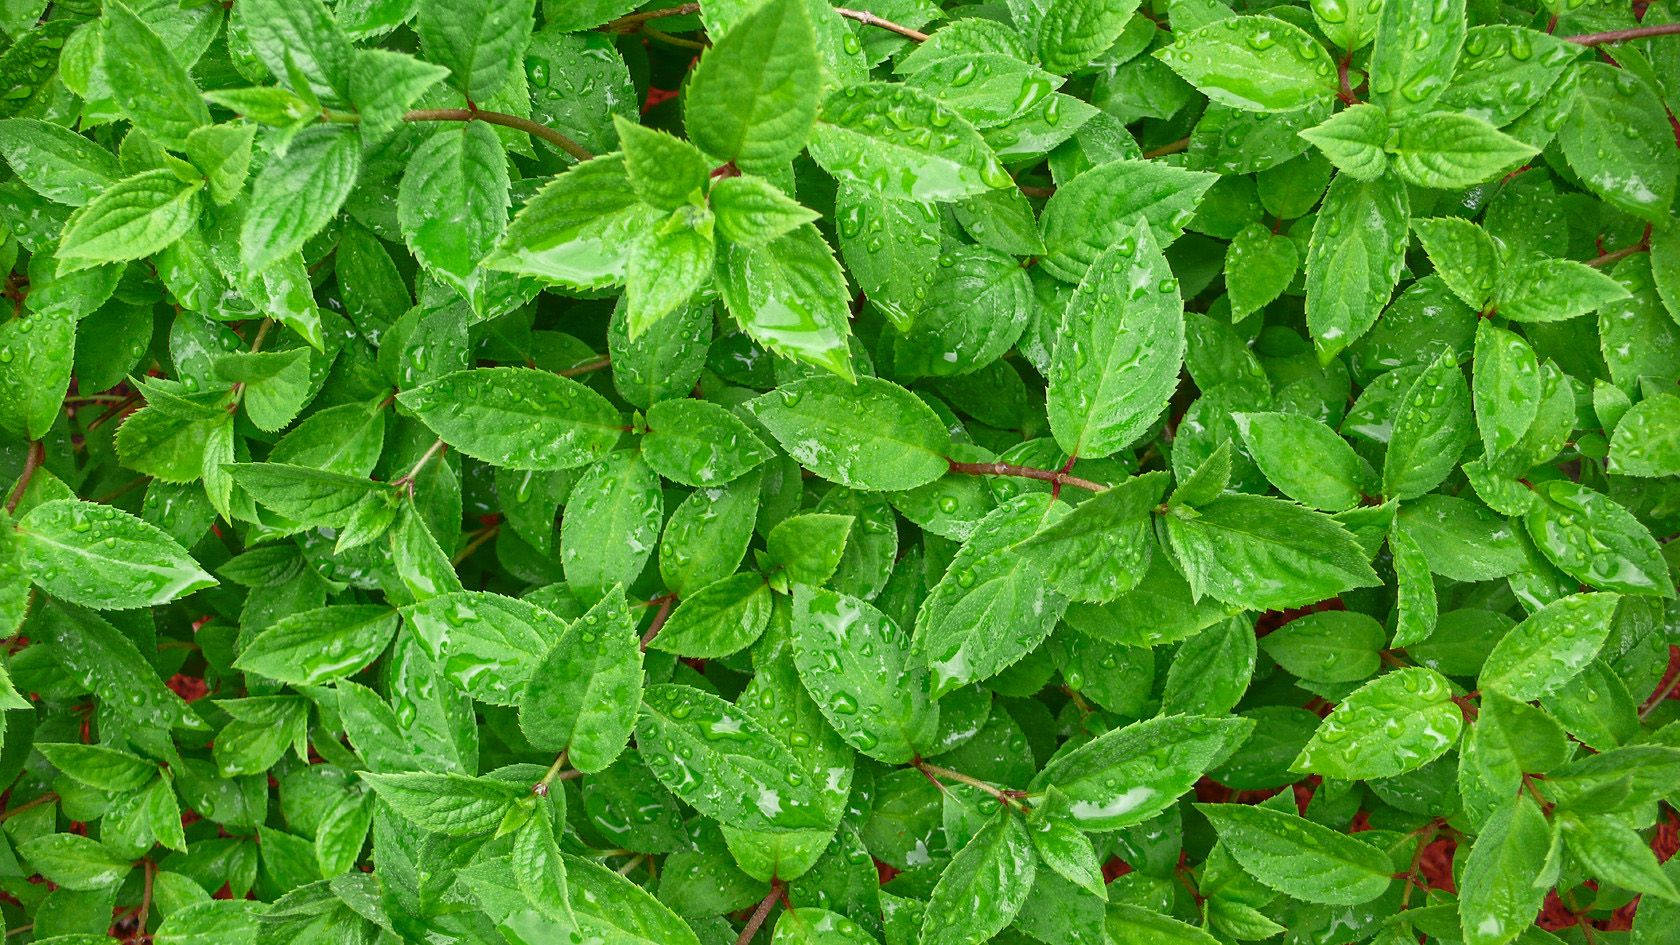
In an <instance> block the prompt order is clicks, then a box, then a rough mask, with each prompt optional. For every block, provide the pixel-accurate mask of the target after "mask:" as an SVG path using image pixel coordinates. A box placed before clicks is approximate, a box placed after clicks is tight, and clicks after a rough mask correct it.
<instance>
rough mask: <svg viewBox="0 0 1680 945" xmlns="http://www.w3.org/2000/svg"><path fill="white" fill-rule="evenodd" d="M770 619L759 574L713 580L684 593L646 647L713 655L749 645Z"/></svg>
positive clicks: (767, 598) (705, 656)
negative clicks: (656, 634) (688, 593)
mask: <svg viewBox="0 0 1680 945" xmlns="http://www.w3.org/2000/svg"><path fill="white" fill-rule="evenodd" d="M769 622H770V588H769V587H768V586H767V585H766V584H765V583H764V578H763V577H762V576H760V575H757V574H751V573H743V574H735V575H731V576H729V577H726V578H724V579H723V580H721V581H714V582H713V583H711V584H708V585H706V586H705V587H702V588H700V589H699V590H697V591H695V592H694V593H693V594H690V595H689V596H687V597H685V598H683V601H682V603H680V604H678V605H677V606H676V609H675V610H673V611H671V617H670V619H669V620H668V621H666V623H665V628H664V629H663V630H661V631H660V632H659V635H658V636H656V637H654V638H653V640H652V641H650V642H649V643H648V648H649V649H654V650H660V651H662V652H666V653H675V654H676V655H678V656H684V657H689V658H691V659H717V658H718V657H723V656H728V655H730V654H731V653H738V652H740V651H741V650H743V649H745V648H746V647H748V646H750V645H751V644H752V643H753V641H755V640H757V639H758V637H759V635H760V634H762V633H763V632H764V627H765V625H766V624H768V623H769Z"/></svg>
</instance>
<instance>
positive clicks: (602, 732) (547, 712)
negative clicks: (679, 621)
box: [519, 589, 642, 774]
mask: <svg viewBox="0 0 1680 945" xmlns="http://www.w3.org/2000/svg"><path fill="white" fill-rule="evenodd" d="M636 644H637V640H636V622H635V620H633V619H632V618H631V615H630V611H629V609H628V607H627V606H626V605H625V602H624V592H623V591H622V590H617V589H615V590H613V591H611V592H609V593H608V594H607V596H605V597H603V598H601V601H600V603H597V604H596V605H595V606H594V607H592V608H590V609H589V611H588V612H587V613H585V614H584V615H583V616H582V617H579V618H578V619H577V620H576V621H574V622H573V623H572V624H571V626H569V627H567V628H566V631H565V633H564V634H563V635H562V636H561V637H560V638H559V639H558V640H556V641H555V642H554V645H553V646H551V647H549V650H548V653H547V655H545V656H544V657H543V658H542V662H541V663H539V664H538V665H537V667H536V669H535V670H533V671H532V673H531V676H530V679H529V681H527V682H526V684H525V691H524V693H523V694H521V696H520V698H519V729H520V731H522V732H523V733H524V734H525V737H526V738H527V739H529V740H530V742H531V744H532V745H535V746H536V747H538V748H541V749H544V750H547V751H561V750H565V751H566V752H567V753H568V754H567V758H568V759H569V761H570V763H571V765H572V767H574V768H577V769H578V770H579V771H583V772H585V773H590V774H593V773H595V772H597V771H601V770H603V769H605V768H606V767H607V766H608V765H610V764H612V763H613V761H614V760H615V759H617V758H618V756H619V754H620V753H621V752H623V751H624V746H625V744H626V743H627V742H628V741H629V739H630V731H631V729H632V727H633V726H634V725H635V721H636V707H637V706H638V705H639V704H640V703H641V691H642V651H641V648H640V647H639V646H637V645H636Z"/></svg>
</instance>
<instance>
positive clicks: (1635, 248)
mask: <svg viewBox="0 0 1680 945" xmlns="http://www.w3.org/2000/svg"><path fill="white" fill-rule="evenodd" d="M1650 249H1651V228H1650V227H1649V226H1646V227H1645V235H1644V236H1641V237H1640V238H1639V242H1637V243H1634V244H1633V245H1632V246H1624V247H1622V248H1621V249H1617V250H1612V251H1610V252H1608V253H1604V254H1603V255H1601V256H1598V257H1597V258H1594V259H1589V260H1587V263H1586V264H1587V265H1589V266H1592V267H1593V268H1594V269H1599V268H1603V267H1604V266H1608V265H1610V264H1611V263H1614V262H1619V261H1621V260H1623V259H1626V258H1627V257H1629V256H1632V255H1633V254H1634V253H1644V252H1649V251H1650Z"/></svg>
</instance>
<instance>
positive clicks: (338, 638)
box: [235, 604, 397, 686]
mask: <svg viewBox="0 0 1680 945" xmlns="http://www.w3.org/2000/svg"><path fill="white" fill-rule="evenodd" d="M396 632H397V612H396V611H395V610H392V609H391V608H389V607H381V606H378V605H374V604H341V605H337V606H332V607H322V608H320V609H318V610H311V611H306V612H304V613H300V614H292V615H290V616H287V617H283V618H281V619H280V620H278V621H276V622H275V623H274V624H273V625H272V626H270V627H269V628H268V629H267V630H265V631H263V632H262V634H261V635H259V636H258V637H257V638H256V639H254V640H252V641H251V642H250V643H248V644H246V645H245V647H244V649H243V650H242V651H241V652H240V654H239V659H238V661H237V662H236V663H235V665H236V666H238V667H239V668H240V669H243V670H245V671H246V672H251V673H257V674H260V675H263V676H267V677H269V678H270V679H278V680H280V681H281V682H287V683H291V684H293V685H296V686H313V685H317V684H319V683H324V682H329V681H331V680H334V679H342V678H344V677H345V676H350V675H353V674H355V673H357V672H359V671H361V669H362V668H363V667H364V666H366V665H367V664H369V663H371V662H373V660H374V659H375V658H377V657H378V656H379V654H380V653H382V652H383V651H384V650H385V647H386V646H387V645H389V644H390V642H391V637H392V636H393V635H395V634H396Z"/></svg>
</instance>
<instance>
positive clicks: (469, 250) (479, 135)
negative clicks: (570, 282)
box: [397, 0, 523, 295]
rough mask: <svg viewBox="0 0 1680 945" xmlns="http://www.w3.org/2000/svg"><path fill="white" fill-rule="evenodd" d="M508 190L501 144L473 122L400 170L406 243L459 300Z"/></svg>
mask: <svg viewBox="0 0 1680 945" xmlns="http://www.w3.org/2000/svg"><path fill="white" fill-rule="evenodd" d="M428 2H436V3H444V4H446V5H447V4H448V3H451V2H456V0H428ZM515 5H517V4H515ZM508 186H509V184H508V171H507V155H506V154H504V153H503V151H502V143H501V140H500V139H498V138H497V137H496V134H495V132H494V131H492V130H491V129H490V126H488V125H486V124H483V123H482V122H476V121H471V122H465V123H463V124H461V125H460V126H459V127H446V128H445V129H444V130H442V131H438V132H435V133H434V134H433V135H432V136H431V137H430V138H429V139H427V141H426V143H425V144H422V145H421V146H420V149H419V150H418V151H416V152H415V154H414V157H413V158H411V159H410V160H409V163H408V169H407V170H406V171H405V172H404V173H403V179H402V186H401V187H400V188H399V190H398V193H397V217H398V219H399V220H400V221H401V222H402V232H403V239H404V240H406V241H407V243H408V247H409V249H410V250H412V251H413V253H414V257H415V258H416V259H417V260H419V261H420V264H421V265H423V266H425V267H426V268H427V270H429V271H430V272H432V273H434V274H435V275H437V276H438V278H440V279H443V280H444V281H445V282H448V283H449V284H450V285H452V286H454V287H455V288H456V290H457V291H458V292H461V293H462V294H463V295H466V294H468V293H470V292H471V291H472V290H473V288H474V287H475V286H476V285H477V284H478V283H479V281H480V278H481V277H478V276H476V275H475V272H474V270H475V269H476V268H477V266H478V264H479V262H480V261H481V260H483V259H484V258H485V257H486V256H488V255H489V254H490V250H491V249H492V248H493V247H494V246H495V245H496V241H497V239H498V238H500V237H501V236H502V231H503V230H504V229H507V224H508V217H507V208H508ZM508 235H509V237H510V238H511V237H512V235H513V234H512V231H511V230H510V231H509V234H508ZM515 271H523V270H515Z"/></svg>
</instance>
